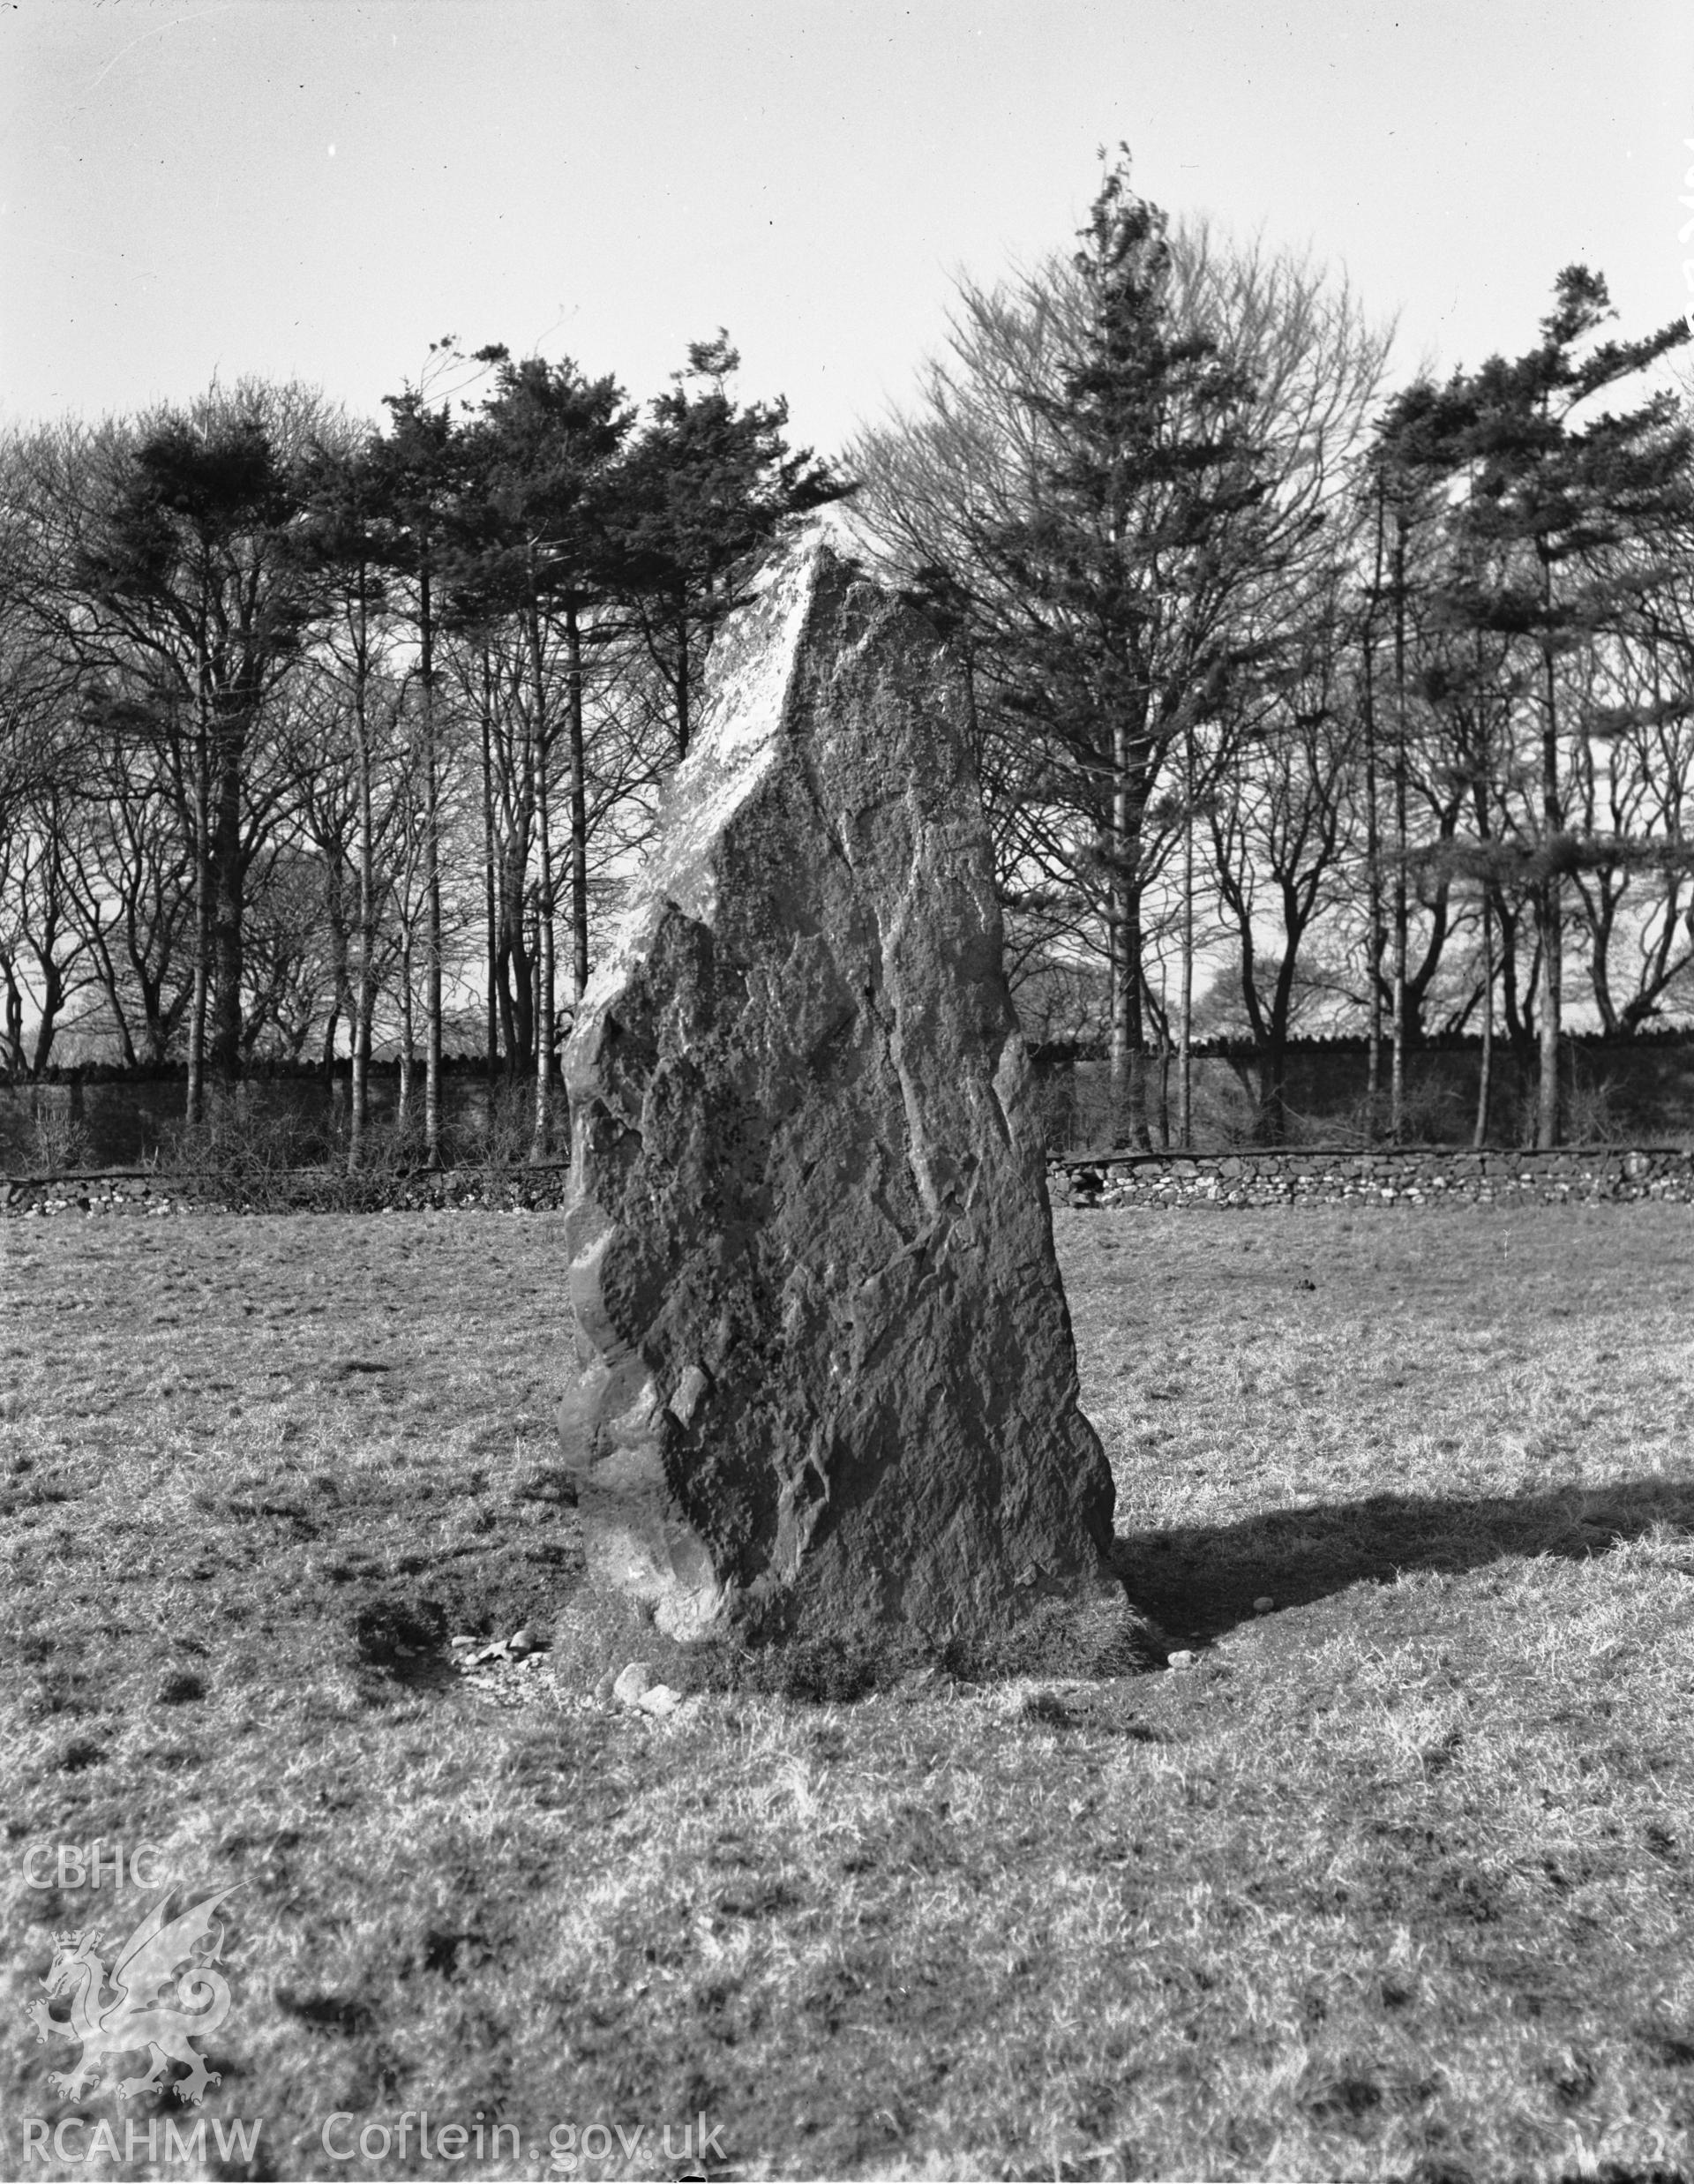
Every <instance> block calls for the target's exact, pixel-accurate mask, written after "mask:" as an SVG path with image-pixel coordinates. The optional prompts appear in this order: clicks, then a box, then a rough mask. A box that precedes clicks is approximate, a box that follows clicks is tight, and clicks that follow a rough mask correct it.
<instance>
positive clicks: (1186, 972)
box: [1176, 725, 1194, 1152]
mask: <svg viewBox="0 0 1694 2184" xmlns="http://www.w3.org/2000/svg"><path fill="white" fill-rule="evenodd" d="M1182 807H1183V822H1182V997H1181V1013H1180V1014H1179V1016H1178V1017H1177V1032H1176V1038H1177V1073H1176V1139H1177V1143H1178V1144H1179V1145H1181V1148H1182V1150H1183V1152H1191V1151H1192V1150H1193V1147H1194V729H1193V727H1192V725H1190V726H1189V727H1188V728H1187V729H1186V730H1185V731H1184V735H1183V744H1182Z"/></svg>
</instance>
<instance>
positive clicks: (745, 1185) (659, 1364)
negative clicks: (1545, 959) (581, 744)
mask: <svg viewBox="0 0 1694 2184" xmlns="http://www.w3.org/2000/svg"><path fill="white" fill-rule="evenodd" d="M708 680H709V688H708V702H707V706H706V709H705V717H704V723H703V725H702V727H701V732H700V733H699V735H698V739H697V740H696V742H695V745H694V747H693V750H692V752H691V753H690V754H689V756H688V758H687V759H686V762H684V763H683V765H682V766H681V767H680V768H679V769H678V772H677V775H676V777H675V780H674V782H673V784H672V786H671V791H670V793H669V796H668V799H667V802H666V806H665V809H664V812H663V819H662V824H661V828H660V833H659V837H658V841H657V844H656V848H655V850H654V852H653V854H652V856H651V858H650V860H649V861H648V865H647V866H646V867H645V869H644V870H643V871H642V873H641V875H640V879H639V881H638V882H637V885H636V893H635V897H634V900H633V904H632V906H631V908H630V910H629V912H628V913H627V915H626V919H625V921H624V923H623V926H622V927H621V929H620V931H619V933H618V936H617V937H616V939H615V941H614V942H613V944H612V947H611V952H610V953H609V954H608V956H607V957H606V959H605V961H604V962H603V964H601V965H600V967H599V969H598V970H597V972H596V976H595V978H594V980H593V983H592V984H591V986H590V987H589V989H588V994H587V995H586V996H585V999H584V1002H583V1004H582V1006H581V1009H580V1011H579V1016H578V1021H577V1025H576V1028H575V1031H574V1032H573V1037H572V1039H571V1041H570V1044H569V1047H568V1048H567V1050H566V1058H565V1074H566V1084H567V1087H568V1090H569V1093H570V1100H571V1111H572V1116H573V1163H574V1175H573V1182H572V1204H571V1212H570V1215H569V1221H568V1238H569V1250H570V1254H571V1266H570V1295H571V1302H572V1305H573V1310H574V1317H575V1333H576V1356H577V1365H578V1368H579V1370H578V1373H577V1377H576V1379H575V1382H574V1385H573V1386H572V1388H571V1389H570V1391H569V1392H568V1393H567V1395H566V1399H565V1401H564V1404H563V1406H562V1407H561V1413H560V1433H561V1440H562V1443H563V1445H564V1449H565V1453H566V1461H567V1463H568V1464H569V1466H570V1467H571V1468H572V1469H573V1471H574V1472H575V1474H576V1476H577V1481H578V1488H579V1501H580V1506H581V1518H582V1525H583V1535H584V1545H585V1552H586V1555H587V1559H588V1575H589V1581H590V1582H591V1583H592V1584H594V1585H596V1587H601V1588H603V1589H611V1590H613V1591H617V1592H620V1593H623V1594H625V1595H633V1596H634V1597H636V1598H638V1599H640V1600H642V1601H644V1602H648V1604H649V1605H650V1606H651V1608H652V1609H653V1610H654V1612H655V1619H656V1623H657V1625H658V1626H659V1627H660V1629H661V1630H663V1631H664V1632H667V1633H669V1634H670V1635H671V1636H673V1637H676V1638H680V1639H687V1638H691V1637H695V1636H700V1635H702V1634H705V1633H707V1632H711V1631H713V1630H714V1629H716V1628H721V1627H723V1626H724V1625H725V1624H726V1623H728V1622H732V1621H733V1620H735V1619H736V1617H738V1615H744V1614H746V1613H747V1612H749V1611H751V1612H752V1613H753V1614H754V1615H755V1616H757V1617H764V1616H765V1614H766V1612H767V1611H768V1610H772V1609H775V1610H777V1621H778V1627H785V1628H787V1629H789V1630H790V1631H792V1632H796V1633H810V1634H821V1633H823V1632H828V1631H830V1630H833V1629H839V1628H843V1627H846V1626H860V1627H862V1626H863V1625H864V1624H865V1623H866V1621H867V1620H868V1621H870V1622H873V1623H882V1622H886V1623H888V1624H891V1625H906V1626H908V1627H909V1628H910V1629H911V1631H912V1632H914V1633H915V1634H918V1635H920V1636H922V1637H923V1638H926V1639H929V1640H937V1639H945V1638H948V1637H965V1638H969V1637H971V1636H972V1635H976V1636H982V1635H986V1634H988V1633H993V1632H1003V1631H1004V1630H1005V1629H1006V1627H1007V1625H1008V1624H1009V1623H1012V1622H1015V1621H1016V1619H1017V1618H1018V1617H1020V1616H1021V1615H1022V1614H1023V1612H1024V1611H1026V1610H1027V1609H1028V1608H1029V1607H1030V1605H1031V1603H1033V1602H1036V1601H1038V1600H1041V1599H1043V1598H1051V1597H1052V1596H1053V1595H1061V1596H1064V1597H1068V1598H1071V1599H1078V1600H1087V1601H1089V1602H1092V1603H1094V1604H1095V1609H1096V1612H1098V1608H1099V1606H1100V1604H1101V1603H1105V1602H1111V1601H1113V1600H1121V1595H1120V1594H1118V1592H1117V1590H1116V1588H1115V1587H1114V1586H1113V1583H1112V1581H1111V1580H1109V1578H1108V1577H1107V1576H1106V1552H1107V1549H1108V1544H1109V1542H1110V1538H1111V1527H1112V1505H1113V1484H1112V1477H1111V1473H1110V1471H1109V1469H1108V1467H1107V1465H1106V1458H1105V1455H1104V1453H1103V1452H1102V1450H1101V1447H1100V1444H1099V1442H1098V1438H1097V1437H1096V1436H1095V1434H1094V1431H1093V1430H1092V1428H1091V1426H1090V1425H1089V1424H1088V1422H1087V1421H1086V1420H1085V1419H1084V1418H1083V1415H1082V1414H1081V1412H1080V1411H1079V1410H1078V1408H1077V1388H1076V1355H1075V1349H1074V1346H1073V1342H1072V1338H1071V1329H1070V1321H1069V1317H1068V1312H1067V1310H1066V1307H1065V1300H1064V1294H1063V1291H1062V1289H1061V1286H1060V1280H1059V1272H1058V1267H1057V1265H1056V1263H1055V1261H1054V1258H1053V1242H1052V1232H1051V1224H1050V1220H1049V1215H1048V1208H1047V1200H1046V1187H1045V1182H1044V1165H1045V1163H1044V1149H1043V1145H1042V1141H1041V1135H1040V1132H1039V1130H1038V1127H1037V1123H1036V1119H1035V1116H1034V1115H1033V1113H1032V1110H1031V1100H1030V1098H1029V1070H1028V1064H1027V1062H1026V1059H1025V1055H1024V1051H1023V1044H1022V1041H1021V1039H1020V1038H1019V1036H1018V1032H1017V1029H1016V1021H1015V1018H1014V1016H1013V1011H1012V1006H1011V1001H1010V997H1009V994H1008V990H1007V986H1006V981H1005V978H1004V975H1003V973H1002V971H1001V924H1000V916H999V910H998V906H997V904H996V901H995V897H994V892H993V877H992V869H991V863H990V850H989V841H988V835H987V829H986V824H985V822H984V819H983V814H982V807H981V804H980V801H979V799H978V792H977V788H976V784H975V781H974V778H973V776H972V773H971V765H970V762H969V758H968V755H967V752H966V747H965V745H964V741H963V736H962V733H961V728H960V723H959V718H958V714H957V708H956V694H955V692H954V690H953V688H952V687H951V686H950V682H949V678H948V674H947V672H946V669H945V666H944V664H943V661H942V658H941V649H940V647H939V644H938V642H937V640H936V637H935V635H934V634H933V631H932V629H931V628H930V627H929V626H928V624H927V623H926V622H925V621H924V620H923V619H921V618H920V617H919V616H918V615H917V614H915V613H913V612H911V610H910V609H908V608H906V607H904V606H903V605H902V604H898V603H896V601H894V600H892V599H890V598H889V597H887V596H886V595H884V594H883V593H882V592H881V591H880V590H878V589H876V588H875V587H874V586H873V585H872V584H871V583H869V582H866V580H865V579H864V578H863V577H862V576H861V575H859V574H858V573H857V571H856V570H855V569H854V568H853V567H851V565H850V564H848V563H846V562H844V561H843V560H841V559H837V558H836V556H835V555H834V554H833V553H832V552H830V551H829V550H828V547H827V546H825V545H823V544H820V543H815V542H813V543H811V544H807V545H806V546H804V547H802V548H801V549H799V550H798V551H797V552H794V553H792V554H791V556H790V557H789V558H788V559H785V560H783V561H781V562H779V563H778V564H776V567H775V568H774V569H773V570H772V571H771V572H770V573H769V574H768V575H767V577H766V579H765V581H764V582H763V586H762V589H761V594H760V596H759V597H757V598H756V599H755V600H754V601H753V604H751V605H750V606H747V607H746V608H745V609H743V610H742V611H741V612H739V613H738V614H737V615H736V616H734V617H733V618H732V619H731V620H729V621H728V622H726V624H725V625H724V627H723V631H722V633H721V634H720V635H719V637H718V639H717V641H716V644H715V645H714V648H713V650H712V655H711V660H710V666H709V678H708Z"/></svg>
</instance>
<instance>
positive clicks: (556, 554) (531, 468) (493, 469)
mask: <svg viewBox="0 0 1694 2184" xmlns="http://www.w3.org/2000/svg"><path fill="white" fill-rule="evenodd" d="M483 356H485V357H486V358H487V359H488V360H489V361H491V362H493V363H496V364H498V377H497V379H496V384H495V391H494V393H493V394H492V395H491V397H490V398H489V400H488V401H487V402H484V403H483V409H482V419H481V422H480V424H478V425H477V426H476V428H475V429H474V431H473V432H472V433H471V435H470V439H469V443H468V456H469V461H470V463H471V466H472V469H473V471H474V475H475V489H474V498H475V506H474V507H471V506H467V508H466V511H465V518H464V532H463V537H462V542H461V552H460V556H459V559H458V563H457V568H456V579H455V581H456V586H457V589H458V592H459V595H460V600H461V606H462V607H464V608H466V609H468V610H469V611H471V612H475V613H477V614H481V615H486V614H488V613H490V612H497V613H498V612H505V613H508V614H511V615H513V616H514V617H515V619H517V621H518V622H519V624H520V626H521V630H522V634H523V642H524V646H525V650H526V653H527V656H528V665H529V683H530V694H529V703H530V755H531V764H532V767H533V769H534V785H535V799H536V830H537V837H538V843H539V849H540V942H541V948H540V954H541V963H540V987H541V991H540V1002H541V1005H540V1009H539V1011H538V1017H539V1022H538V1024H537V1026H536V1124H535V1136H534V1145H533V1152H534V1157H535V1158H536V1159H541V1158H542V1157H543V1155H544V1153H545V1152H546V1150H547V1146H548V1141H549V1136H550V1131H551V1119H550V1118H551V1092H550V1086H551V1074H552V1070H553V1066H554V1056H553V1047H554V1043H555V1009H556V990H557V978H556V970H555V964H554V945H555V906H554V884H553V863H552V839H551V801H552V798H551V758H552V746H553V739H554V735H555V723H554V720H553V709H552V707H551V702H550V700H551V669H550V664H549V659H548V652H549V637H550V631H551V628H552V627H555V626H557V627H558V628H559V630H560V631H561V632H562V635H563V641H564V645H565V701H566V702H565V719H564V728H565V732H566V751H567V765H568V790H569V799H570V842H571V851H570V856H571V865H570V908H571V992H572V998H573V1004H574V1002H580V1001H581V997H582V993H583V989H584V988H585V987H587V985H588V753H587V739H586V734H585V727H584V709H583V694H584V649H585V646H586V645H587V644H588V642H589V641H590V640H591V638H592V637H593V635H594V634H595V632H594V630H593V627H592V622H593V618H594V617H595V615H596V610H598V609H600V608H601V607H603V604H604V602H605V600H606V597H607V596H608V591H609V589H610V586H611V569H612V552H611V545H610V544H609V534H610V529H611V522H612V520H613V507H612V503H611V495H610V490H609V480H610V477H611V465H612V462H613V460H614V458H615V457H616V455H617V454H618V449H619V448H620V447H621V446H622V444H623V441H624V439H625V437H626V434H627V432H629V429H630V427H631V426H632V425H633V423H634V421H635V420H634V412H633V410H631V409H626V408H625V406H624V395H623V390H622V388H621V387H618V384H617V382H616V380H615V379H611V378H610V377H607V378H603V379H587V378H585V377H584V376H583V374H582V373H581V372H579V371H578V369H577V367H576V366H575V365H574V364H572V363H570V362H569V361H568V360H566V362H564V363H562V364H557V365H550V364H547V363H546V362H545V361H544V360H543V358H541V357H539V356H532V357H528V358H526V359H525V360H524V361H523V362H521V364H513V363H512V362H511V361H510V360H509V359H508V358H506V356H503V355H502V354H501V353H500V352H498V351H497V350H485V351H483Z"/></svg>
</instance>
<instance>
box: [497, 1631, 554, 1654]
mask: <svg viewBox="0 0 1694 2184" xmlns="http://www.w3.org/2000/svg"><path fill="white" fill-rule="evenodd" d="M546 1643H547V1640H545V1639H544V1638H543V1636H542V1634H541V1632H539V1631H532V1630H531V1629H530V1627H529V1625H528V1624H527V1623H526V1624H525V1625H524V1626H523V1628H522V1629H521V1631H513V1633H512V1635H511V1637H510V1638H508V1639H507V1640H506V1645H507V1646H508V1647H510V1649H511V1651H512V1652H513V1654H514V1655H516V1656H517V1658H518V1659H519V1660H521V1659H522V1658H523V1656H524V1655H525V1654H527V1653H539V1652H540V1651H541V1650H542V1648H543V1647H544V1646H545V1645H546Z"/></svg>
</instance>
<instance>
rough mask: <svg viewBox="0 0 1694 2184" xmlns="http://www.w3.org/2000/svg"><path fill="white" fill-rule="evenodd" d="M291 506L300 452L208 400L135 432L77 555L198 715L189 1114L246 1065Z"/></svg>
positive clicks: (289, 605) (291, 602)
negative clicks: (253, 821)
mask: <svg viewBox="0 0 1694 2184" xmlns="http://www.w3.org/2000/svg"><path fill="white" fill-rule="evenodd" d="M300 506H301V484H300V478H299V474H298V469H297V466H296V464H295V463H294V462H292V461H291V460H290V459H289V456H288V454H286V453H285V451H284V449H283V447H282V445H281V439H280V436H279V433H278V432H277V431H276V430H274V424H273V420H271V419H270V418H268V417H266V416H265V415H264V414H263V411H262V407H261V405H259V403H257V402H245V401H244V400H241V399H240V398H239V397H238V398H237V400H236V402H234V403H233V404H232V403H229V402H222V401H219V400H217V399H215V398H214V399H213V400H211V401H209V402H206V403H204V404H202V405H201V406H200V408H199V410H198V411H197V412H195V413H194V414H191V415H183V414H178V413H169V414H167V415H166V416H164V417H161V419H159V420H158V421H157V422H156V423H154V424H153V425H152V426H151V427H150V428H149V429H148V430H147V431H146V432H145V433H144V434H143V435H142V437H141V438H140V439H139V441H138V442H137V443H136V445H135V446H134V447H133V448H132V449H131V451H130V453H129V454H128V456H127V459H126V460H125V461H124V463H123V466H122V468H121V469H120V471H119V474H118V476H117V477H116V480H115V483H114V485H113V488H112V491H111V492H110V495H109V499H108V501H107V504H106V506H105V507H104V509H103V510H102V511H101V520H100V521H99V522H98V524H97V525H96V527H95V530H94V536H93V537H91V539H90V540H89V542H88V544H86V547H85V549H84V551H83V553H82V556H81V563H80V570H79V581H80V582H81V583H82V584H83V585H84V586H85V587H86V591H87V593H88V594H89V596H90V597H91V599H92V601H93V602H94V606H95V610H96V612H98V613H99V614H101V616H102V617H104V618H106V619H108V620H109V622H110V623H112V624H113V625H115V626H116V630H117V632H118V633H119V634H121V635H122V637H123V638H124V641H125V642H127V643H128V644H129V645H130V646H131V648H132V652H133V657H134V658H135V660H136V662H137V664H138V665H139V667H140V668H141V670H142V672H143V673H144V674H146V675H152V676H154V677H156V678H157V679H158V682H159V687H160V690H161V700H162V702H165V703H166V704H168V705H174V704H175V703H176V702H177V701H178V700H180V699H186V700H187V702H188V709H189V710H190V712H191V718H192V720H193V734H192V743H193V761H192V771H193V789H192V799H191V803H192V812H193V818H192V827H193V833H194V841H193V845H192V847H193V858H194V874H195V978H194V996H193V1001H192V1003H191V1012H190V1020H189V1049H188V1060H189V1070H188V1114H189V1118H190V1120H191V1121H193V1120H198V1119H199V1112H200V1103H201V1084H202V1071H203V1066H204V1065H205V1064H206V1063H207V1062H209V1065H210V1069H211V1072H212V1074H213V1076H214V1077H215V1078H217V1079H218V1080H220V1081H221V1082H222V1083H224V1084H229V1083H231V1082H233V1080H234V1079H235V1077H236V1075H237V1073H238V1071H239V1069H240V1062H241V1042H242V976H243V947H242V935H243V922H244V909H245V884H246V875H247V867H248V862H249V858H250V855H251V843H250V841H249V839H248V835H247V829H246V828H245V825H244V820H245V814H244V792H245V787H246V781H247V772H248V765H249V760H250V755H251V747H252V744H253V740H254V738H255V736H256V734H257V732H258V730H259V724H260V720H261V717H262V715H263V713H264V709H265V707H266V703H267V702H268V700H269V699H270V697H271V696H272V694H273V693H274V690H275V688H276V687H277V685H278V683H279V682H280V681H281V679H282V678H283V677H284V676H285V675H286V674H287V673H288V672H289V669H290V668H291V667H292V666H293V664H294V663H295V661H296V658H297V657H298V654H299V651H300V648H301V644H302V642H303V638H304V632H305V630H306V627H307V626H308V624H309V622H310V620H311V613H312V601H311V589H310V586H309V585H308V584H307V583H306V582H304V579H303V575H302V572H301V568H300V564H299V561H298V559H297V557H296V554H295V553H294V552H293V549H292V545H291V543H290V541H289V536H288V534H289V527H290V525H291V524H292V523H293V522H294V521H295V519H296V517H297V515H298V514H299V510H300ZM208 1031H209V1034H210V1037H209V1047H208V1039H207V1034H208Z"/></svg>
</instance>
